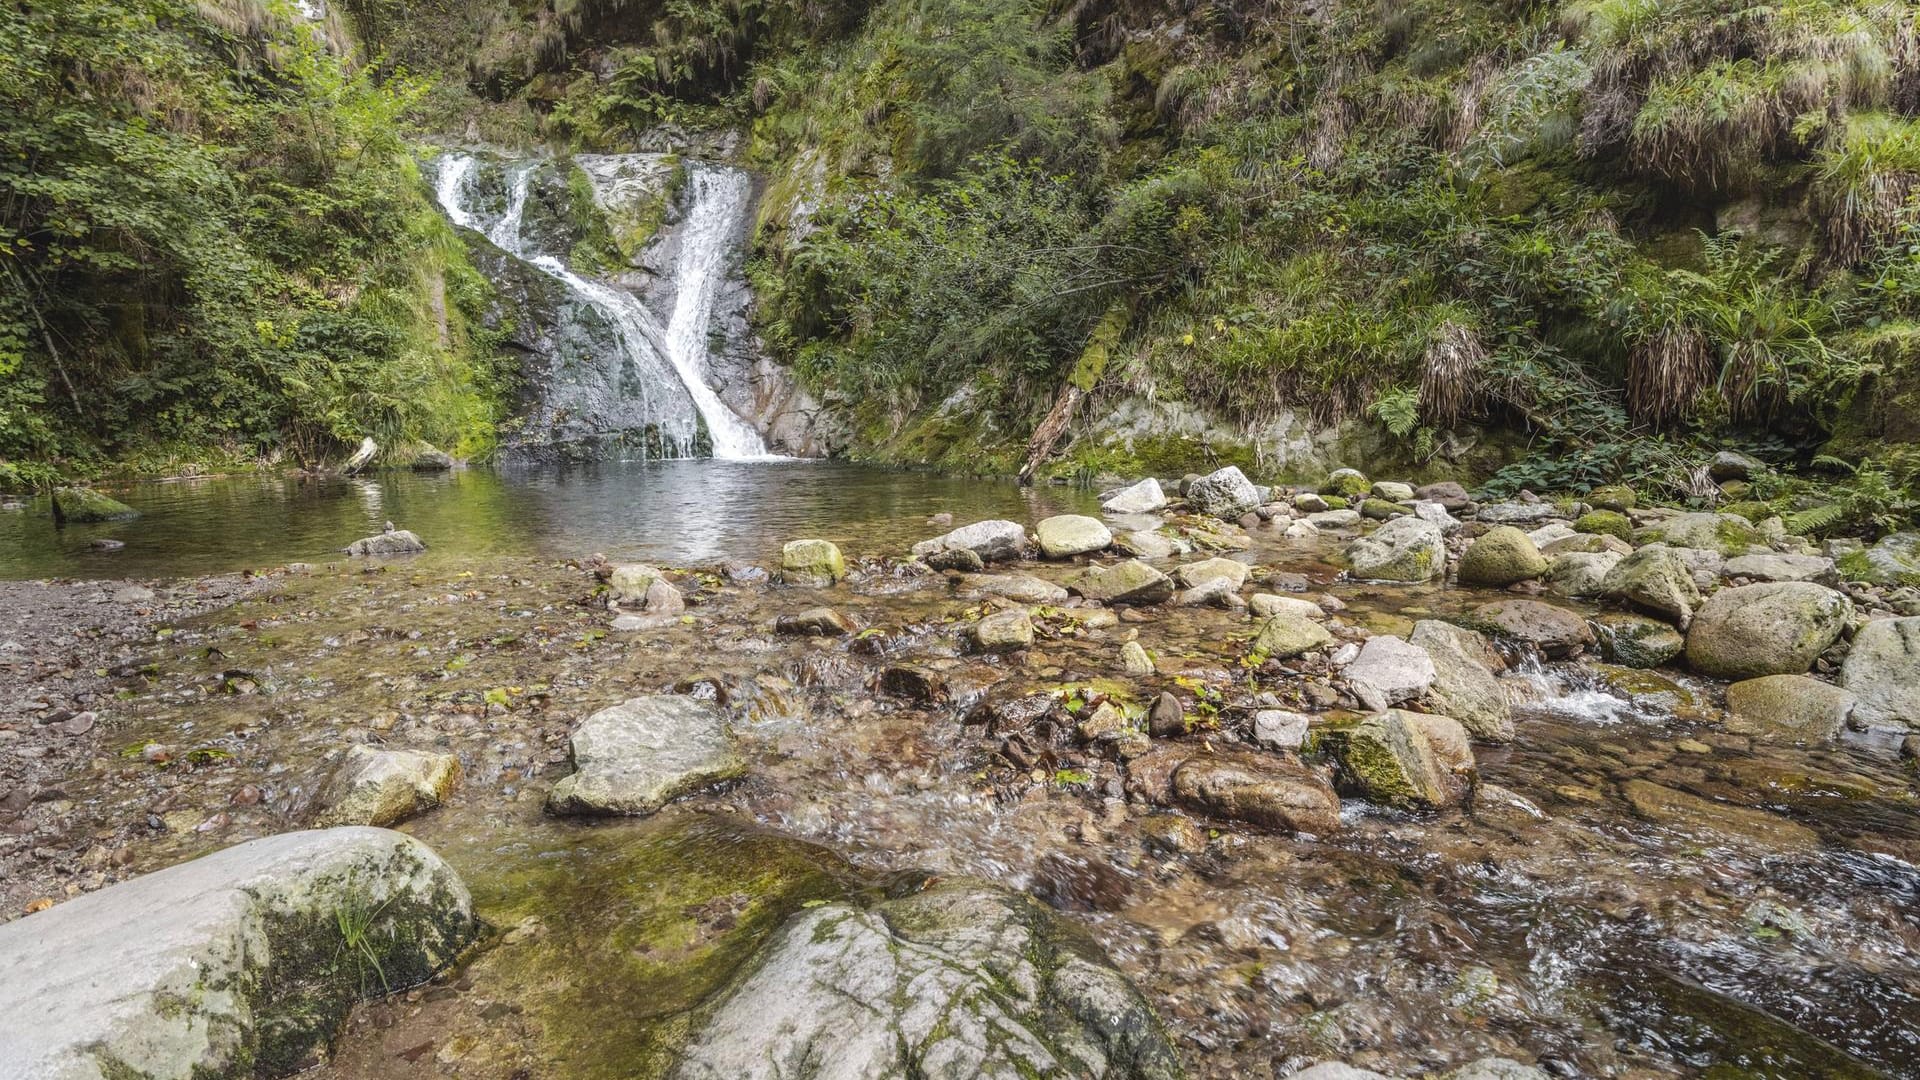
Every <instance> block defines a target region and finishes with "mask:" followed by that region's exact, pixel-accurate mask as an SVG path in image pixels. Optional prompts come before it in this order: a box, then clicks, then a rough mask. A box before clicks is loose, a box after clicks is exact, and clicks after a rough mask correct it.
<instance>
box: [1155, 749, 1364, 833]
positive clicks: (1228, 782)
mask: <svg viewBox="0 0 1920 1080" xmlns="http://www.w3.org/2000/svg"><path fill="white" fill-rule="evenodd" d="M1173 797H1174V799H1175V800H1176V801H1178V802H1179V803H1181V804H1183V805H1185V806H1187V807H1188V808H1190V809H1193V810H1196V811H1198V812H1200V813H1203V814H1210V815H1212V816H1214V817H1221V818H1228V819H1230V820H1233V821H1244V822H1246V823H1248V824H1250V825H1258V826H1260V827H1262V828H1267V829H1277V830H1279V831H1281V832H1310V833H1320V834H1325V833H1331V832H1333V831H1335V830H1337V829H1338V828H1339V827H1340V798H1339V796H1337V795H1335V794H1334V791H1333V788H1331V787H1329V786H1328V785H1327V782H1326V780H1324V779H1322V778H1321V776H1320V774H1318V773H1316V772H1314V771H1312V770H1311V769H1308V768H1307V767H1306V766H1304V765H1302V764H1300V763H1299V762H1298V761H1295V760H1293V759H1291V758H1285V757H1278V756H1275V755H1270V754H1256V753H1251V752H1248V751H1241V750H1223V751H1220V752H1217V753H1213V754H1207V755H1204V756H1198V757H1193V758H1190V759H1188V760H1187V761H1186V762H1185V763H1184V764H1182V765H1181V766H1180V767H1179V768H1178V769H1176V770H1174V774H1173Z"/></svg>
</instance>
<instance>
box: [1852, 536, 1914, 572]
mask: <svg viewBox="0 0 1920 1080" xmlns="http://www.w3.org/2000/svg"><path fill="white" fill-rule="evenodd" d="M1840 572H1841V576H1843V577H1845V578H1846V579H1847V580H1848V581H1864V582H1867V583H1869V584H1872V585H1920V532H1897V533H1889V534H1888V535H1886V536H1883V537H1881V538H1880V540H1879V542H1878V543H1876V544H1874V545H1873V546H1872V547H1869V548H1867V549H1865V550H1863V551H1856V552H1853V553H1851V554H1849V555H1846V556H1843V557H1842V558H1841V559H1840Z"/></svg>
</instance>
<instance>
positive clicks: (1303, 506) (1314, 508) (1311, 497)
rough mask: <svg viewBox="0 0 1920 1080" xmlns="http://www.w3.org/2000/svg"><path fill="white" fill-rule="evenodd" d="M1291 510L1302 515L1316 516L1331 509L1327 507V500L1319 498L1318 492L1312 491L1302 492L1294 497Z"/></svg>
mask: <svg viewBox="0 0 1920 1080" xmlns="http://www.w3.org/2000/svg"><path fill="white" fill-rule="evenodd" d="M1293 508H1294V509H1295V510H1298V511H1300V512H1301V513H1303V514H1317V513H1319V512H1320V511H1322V510H1331V509H1333V508H1332V507H1331V506H1328V505H1327V500H1325V499H1323V498H1321V497H1320V495H1319V493H1318V492H1313V491H1302V492H1300V493H1299V494H1298V495H1295V496H1294V497H1293Z"/></svg>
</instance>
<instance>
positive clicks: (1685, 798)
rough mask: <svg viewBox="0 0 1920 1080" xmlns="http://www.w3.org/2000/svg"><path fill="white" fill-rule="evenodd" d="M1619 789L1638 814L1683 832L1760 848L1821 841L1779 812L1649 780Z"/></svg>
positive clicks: (1806, 846)
mask: <svg viewBox="0 0 1920 1080" xmlns="http://www.w3.org/2000/svg"><path fill="white" fill-rule="evenodd" d="M1620 790H1621V793H1622V794H1623V795H1625V796H1626V798H1627V805H1629V806H1631V807H1633V809H1634V812H1635V813H1637V814H1639V815H1640V816H1641V817H1643V818H1646V819H1647V820H1649V821H1655V822H1659V823H1660V824H1663V825H1667V826H1670V827H1672V828H1676V829H1679V830H1681V831H1683V832H1687V833H1692V834H1695V835H1698V834H1706V835H1708V836H1713V837H1718V838H1723V839H1726V838H1731V839H1735V840H1738V841H1740V842H1741V843H1742V844H1745V845H1754V846H1756V847H1757V848H1758V849H1759V850H1761V851H1793V850H1802V851H1804V850H1808V849H1811V848H1813V847H1815V846H1816V845H1818V844H1819V842H1820V837H1819V834H1817V833H1815V832H1814V831H1813V830H1812V829H1809V828H1807V827H1806V826H1804V825H1799V824H1796V823H1794V822H1792V821H1789V820H1787V819H1786V818H1784V817H1781V816H1780V815H1778V814H1771V813H1768V812H1767V811H1765V810H1755V809H1752V808H1750V807H1745V806H1735V805H1734V804H1732V803H1725V802H1715V801H1713V800H1710V799H1703V798H1701V797H1700V796H1698V795H1693V794H1690V793H1688V792H1685V791H1679V790H1676V789H1674V788H1670V787H1666V786H1663V785H1661V784H1656V783H1653V782H1652V781H1650V780H1629V781H1627V782H1626V783H1624V784H1622V785H1620Z"/></svg>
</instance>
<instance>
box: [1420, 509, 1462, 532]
mask: <svg viewBox="0 0 1920 1080" xmlns="http://www.w3.org/2000/svg"><path fill="white" fill-rule="evenodd" d="M1413 516H1414V517H1417V518H1419V519H1420V520H1421V521H1430V522H1432V523H1434V524H1435V525H1438V526H1440V531H1441V532H1442V533H1445V534H1446V535H1448V536H1452V535H1453V534H1454V533H1456V532H1459V531H1460V530H1461V529H1462V528H1464V527H1465V524H1464V523H1463V522H1462V521H1461V520H1460V519H1459V518H1456V517H1454V516H1453V515H1452V514H1451V513H1449V512H1448V511H1447V508H1446V507H1444V506H1442V505H1440V504H1439V503H1437V502H1416V503H1414V504H1413Z"/></svg>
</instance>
